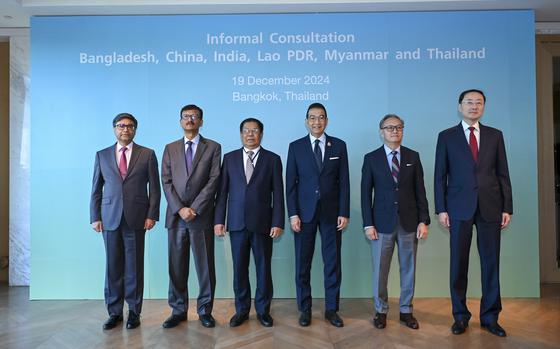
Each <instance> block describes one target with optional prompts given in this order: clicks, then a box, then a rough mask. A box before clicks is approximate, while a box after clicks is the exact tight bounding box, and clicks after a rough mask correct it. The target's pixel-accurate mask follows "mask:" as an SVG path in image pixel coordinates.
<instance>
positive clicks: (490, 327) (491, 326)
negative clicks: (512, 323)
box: [480, 322, 507, 337]
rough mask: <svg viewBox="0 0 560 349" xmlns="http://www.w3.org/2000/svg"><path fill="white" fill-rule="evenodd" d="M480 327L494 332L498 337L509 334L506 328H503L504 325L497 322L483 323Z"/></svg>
mask: <svg viewBox="0 0 560 349" xmlns="http://www.w3.org/2000/svg"><path fill="white" fill-rule="evenodd" d="M480 327H482V328H483V329H485V330H487V331H488V332H490V333H492V334H493V335H495V336H498V337H505V336H507V334H506V330H504V329H503V328H502V326H500V325H498V323H497V322H495V323H493V324H488V325H487V324H481V325H480Z"/></svg>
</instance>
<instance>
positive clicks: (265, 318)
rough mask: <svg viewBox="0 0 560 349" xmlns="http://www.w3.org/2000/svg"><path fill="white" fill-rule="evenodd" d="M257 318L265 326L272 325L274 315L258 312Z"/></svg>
mask: <svg viewBox="0 0 560 349" xmlns="http://www.w3.org/2000/svg"><path fill="white" fill-rule="evenodd" d="M257 320H259V322H260V323H261V325H263V326H264V327H272V323H273V322H274V320H272V316H270V314H257Z"/></svg>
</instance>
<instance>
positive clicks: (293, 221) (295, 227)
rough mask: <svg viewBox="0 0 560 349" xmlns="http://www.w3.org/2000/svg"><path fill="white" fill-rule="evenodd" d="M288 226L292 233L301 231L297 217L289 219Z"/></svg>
mask: <svg viewBox="0 0 560 349" xmlns="http://www.w3.org/2000/svg"><path fill="white" fill-rule="evenodd" d="M290 225H291V226H292V230H293V231H294V233H299V232H300V231H301V220H300V219H299V216H294V217H291V218H290Z"/></svg>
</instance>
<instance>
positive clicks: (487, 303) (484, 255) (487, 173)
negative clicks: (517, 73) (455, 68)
mask: <svg viewBox="0 0 560 349" xmlns="http://www.w3.org/2000/svg"><path fill="white" fill-rule="evenodd" d="M485 103H486V97H485V96H484V93H483V92H482V91H480V90H467V91H464V92H462V93H461V95H460V96H459V107H458V109H459V113H460V114H461V116H462V119H463V120H462V121H461V123H460V124H459V125H457V126H455V127H452V128H449V129H447V130H444V131H442V132H440V134H439V136H438V141H437V149H436V163H435V173H434V192H435V206H436V213H437V214H438V220H439V222H440V224H441V225H442V226H443V227H445V228H446V229H449V231H450V246H451V255H450V258H451V266H450V288H451V301H452V306H453V317H454V319H455V322H454V323H453V326H452V327H451V331H452V332H453V334H461V333H463V332H465V330H466V328H467V327H468V324H469V320H470V317H471V313H470V312H469V310H468V309H467V303H466V293H467V274H468V266H469V252H470V247H471V240H472V227H473V225H476V230H477V234H476V236H477V247H478V252H479V255H480V266H481V270H482V275H481V279H482V300H481V303H480V325H481V326H482V328H484V329H486V330H488V331H490V332H491V333H492V334H495V335H497V336H500V337H505V336H506V332H505V331H504V329H503V328H502V327H501V326H500V325H499V324H498V315H499V313H500V311H501V310H502V303H501V299H500V276H499V270H500V269H499V266H500V231H501V229H504V228H506V227H507V226H508V224H509V221H510V215H511V214H512V213H513V204H512V194H511V183H510V179H509V170H508V164H507V158H506V149H505V145H504V137H503V135H502V132H501V131H499V130H497V129H495V128H492V127H488V126H484V125H482V124H481V123H480V122H479V120H480V118H481V117H482V114H483V112H484V106H485Z"/></svg>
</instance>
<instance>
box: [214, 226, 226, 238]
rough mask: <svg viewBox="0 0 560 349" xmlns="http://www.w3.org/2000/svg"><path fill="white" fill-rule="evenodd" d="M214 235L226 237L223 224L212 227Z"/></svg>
mask: <svg viewBox="0 0 560 349" xmlns="http://www.w3.org/2000/svg"><path fill="white" fill-rule="evenodd" d="M214 235H216V236H226V226H225V225H223V224H216V225H214Z"/></svg>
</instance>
